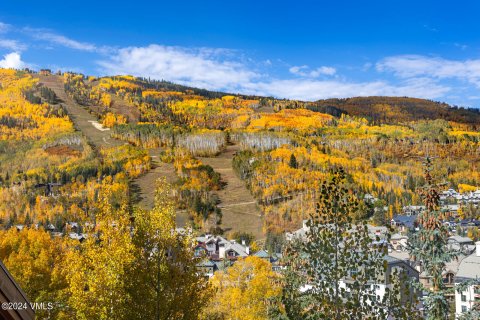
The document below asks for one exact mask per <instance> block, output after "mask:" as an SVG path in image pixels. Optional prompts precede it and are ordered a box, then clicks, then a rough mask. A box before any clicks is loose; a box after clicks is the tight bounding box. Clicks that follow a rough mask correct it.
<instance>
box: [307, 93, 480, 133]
mask: <svg viewBox="0 0 480 320" xmlns="http://www.w3.org/2000/svg"><path fill="white" fill-rule="evenodd" d="M307 108H308V109H310V110H314V111H319V112H324V113H330V114H334V115H337V116H339V115H340V114H341V113H345V114H349V115H352V116H357V117H364V118H366V119H368V120H369V121H372V122H373V123H376V124H380V123H389V124H394V123H399V122H408V121H417V120H435V119H443V120H447V121H455V122H460V123H465V124H470V125H472V126H474V127H476V126H478V124H479V122H480V111H479V109H476V108H462V107H458V106H450V105H448V104H446V103H443V102H437V101H432V100H425V99H418V98H408V97H355V98H346V99H326V100H318V101H315V102H313V103H310V104H308V105H307Z"/></svg>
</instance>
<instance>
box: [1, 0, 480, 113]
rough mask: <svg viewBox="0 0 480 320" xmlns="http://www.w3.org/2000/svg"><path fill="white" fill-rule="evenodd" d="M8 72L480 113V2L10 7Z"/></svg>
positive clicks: (5, 22) (4, 18) (4, 25)
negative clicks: (425, 104)
mask: <svg viewBox="0 0 480 320" xmlns="http://www.w3.org/2000/svg"><path fill="white" fill-rule="evenodd" d="M5 2H6V3H2V8H1V10H0V66H2V67H17V68H18V67H30V68H34V69H39V68H51V69H54V70H56V69H61V70H71V71H78V72H83V73H86V74H93V75H113V74H132V75H136V76H146V77H151V78H157V79H166V80H170V81H174V82H178V83H182V84H187V85H192V86H199V87H203V88H207V89H213V90H224V91H231V92H240V93H251V94H262V95H272V96H275V97H286V98H295V99H305V100H315V99H320V98H329V97H349V96H367V95H396V96H414V97H422V98H429V99H433V100H439V101H446V102H449V103H452V104H458V105H463V106H472V107H479V106H480V92H479V90H480V37H479V36H478V35H479V34H480V23H479V22H478V12H480V3H479V2H478V1H456V2H455V3H451V2H447V1H420V0H417V1H410V0H403V1H396V0H383V1H304V0H297V1H260V0H257V1H225V0H224V1H211V0H210V1H198V0H197V1H181V2H180V1H168V2H165V3H164V2H162V1H155V2H154V1H149V2H147V1H131V2H128V3H127V2H125V3H121V2H118V1H115V2H107V1H98V0H97V1H88V0H85V1H81V2H74V3H73V2H72V4H70V3H68V1H62V2H60V1H58V2H57V1H48V2H42V1H22V2H21V4H18V2H16V1H5Z"/></svg>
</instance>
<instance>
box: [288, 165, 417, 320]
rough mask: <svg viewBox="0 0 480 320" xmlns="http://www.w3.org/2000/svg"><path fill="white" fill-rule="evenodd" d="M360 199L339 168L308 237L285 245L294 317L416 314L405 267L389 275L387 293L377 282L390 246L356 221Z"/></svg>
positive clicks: (324, 186)
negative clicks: (405, 276) (381, 292)
mask: <svg viewBox="0 0 480 320" xmlns="http://www.w3.org/2000/svg"><path fill="white" fill-rule="evenodd" d="M358 207H359V202H358V200H357V199H356V197H355V196H354V195H353V193H352V192H351V191H350V190H348V188H347V185H346V178H345V172H344V171H343V169H339V170H337V171H336V172H334V173H333V174H332V176H331V178H330V179H329V180H327V181H324V182H323V183H322V185H321V189H320V196H319V198H318V203H317V210H316V214H314V215H311V217H310V219H309V220H308V222H307V226H308V231H307V232H306V238H305V239H295V240H294V241H291V242H290V243H289V244H288V245H287V246H286V249H285V256H286V258H285V263H286V265H287V268H286V270H285V274H284V279H285V284H284V290H283V294H282V302H283V305H284V309H285V313H286V317H287V318H288V319H295V320H296V319H335V320H340V319H342V320H343V319H387V318H389V317H393V318H395V319H415V318H417V317H418V314H417V313H416V311H415V304H416V300H415V299H414V298H413V293H412V294H411V291H410V290H409V286H408V282H407V281H405V279H404V278H403V277H402V275H401V272H399V273H398V274H397V273H392V274H391V275H390V276H389V282H390V285H389V286H387V287H386V292H385V295H384V296H383V298H382V297H380V295H377V292H376V288H375V285H373V284H374V283H378V279H380V278H382V277H384V276H385V272H386V271H387V263H386V260H385V255H386V253H387V247H386V246H385V245H381V244H380V245H379V244H378V243H381V242H380V241H379V240H380V239H379V238H378V237H377V238H376V239H372V238H370V235H369V232H368V227H367V225H366V224H365V223H357V224H352V218H351V216H352V213H354V212H355V211H356V210H358Z"/></svg>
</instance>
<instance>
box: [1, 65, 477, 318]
mask: <svg viewBox="0 0 480 320" xmlns="http://www.w3.org/2000/svg"><path fill="white" fill-rule="evenodd" d="M0 84H1V86H0V226H1V229H0V259H1V260H2V261H3V262H4V263H5V265H6V266H7V267H8V268H9V270H10V271H11V273H12V274H13V276H14V277H15V279H17V280H18V282H19V283H20V284H21V286H22V288H24V289H25V291H26V292H27V294H28V296H29V297H30V298H31V299H32V301H39V302H41V301H45V299H47V298H48V299H51V300H53V301H56V303H57V304H56V307H55V311H54V312H53V313H52V314H50V315H48V316H53V318H55V319H71V318H78V319H97V318H98V319H142V317H144V316H145V314H147V318H149V319H150V318H157V319H158V318H159V316H160V315H164V314H167V315H171V316H167V317H164V318H161V317H160V318H161V319H183V318H187V317H186V315H187V314H188V315H192V316H191V317H190V318H192V319H198V318H202V319H223V318H225V319H227V318H228V317H227V314H228V313H229V312H230V310H233V311H232V312H235V314H237V315H238V317H237V318H239V319H240V318H243V317H244V315H245V314H257V313H258V315H259V317H258V319H266V318H267V313H268V312H270V311H271V309H272V308H273V307H275V308H276V307H278V305H279V302H278V301H279V299H280V295H281V285H280V281H281V280H280V278H281V277H280V278H279V277H278V274H277V273H274V272H273V271H272V267H271V265H270V262H267V261H266V260H262V258H259V257H249V258H247V259H244V260H239V261H237V262H235V265H234V267H232V268H230V269H228V268H227V267H228V266H230V265H231V264H233V262H232V261H234V260H235V259H236V258H235V259H233V260H228V261H227V259H225V260H223V261H222V262H218V261H219V260H218V259H217V260H214V261H215V262H218V265H216V264H215V266H213V265H212V263H213V262H212V261H209V262H204V261H203V260H202V259H203V258H204V256H202V255H201V254H200V253H198V250H203V249H202V248H204V247H201V248H200V249H199V245H198V244H197V242H196V240H195V239H196V238H195V236H200V238H202V237H203V238H205V239H206V238H207V235H208V237H210V236H211V235H212V234H213V235H221V236H222V237H225V238H226V239H231V240H235V241H238V242H232V243H231V245H232V246H233V247H234V246H235V245H238V244H239V243H240V242H244V241H248V245H249V247H248V248H249V249H248V251H249V252H251V253H255V252H258V253H259V254H262V252H267V251H268V252H275V253H279V251H280V250H281V248H282V246H283V243H284V234H285V232H287V231H292V230H296V229H298V228H299V227H300V226H301V225H302V221H303V220H304V219H308V218H309V217H311V216H314V215H315V214H316V213H317V210H318V203H319V202H318V201H319V200H318V199H323V200H322V201H324V202H325V203H330V202H329V201H330V200H329V199H327V198H325V197H326V195H325V192H324V191H321V190H324V189H325V186H327V185H332V184H333V185H335V183H334V182H332V181H335V179H340V178H339V177H340V176H341V185H342V190H341V193H342V194H343V193H345V194H348V199H350V200H351V201H352V203H354V204H355V206H349V205H348V206H347V207H348V208H346V209H345V215H348V217H342V219H344V220H345V221H349V223H350V222H352V223H359V224H360V223H367V222H368V223H371V224H375V225H385V224H388V222H389V221H390V219H391V218H392V217H393V216H394V215H396V214H399V213H401V212H402V207H403V206H406V205H411V204H414V205H418V204H421V203H422V199H420V195H419V193H418V188H419V187H420V186H422V185H424V184H425V182H426V181H425V174H424V171H423V169H422V161H423V159H424V158H425V157H427V156H429V157H433V158H435V166H434V167H433V168H432V170H431V174H432V175H434V176H435V177H438V179H439V180H441V181H443V182H444V184H442V186H444V187H445V188H448V187H451V188H454V189H458V190H461V191H473V190H476V189H477V188H478V187H479V186H480V173H479V172H480V171H479V170H478V168H479V166H480V132H479V131H478V125H479V124H480V121H479V120H478V119H479V118H478V117H479V114H478V112H476V111H472V110H463V109H453V108H449V107H448V106H446V105H444V104H439V103H434V102H430V101H426V100H420V99H413V98H381V97H374V98H352V99H345V100H328V101H323V102H316V103H306V102H302V101H294V100H278V99H273V98H266V97H251V96H239V95H227V94H223V93H215V92H207V91H204V90H196V89H192V88H187V87H183V86H177V85H174V84H171V83H168V82H157V81H152V80H146V79H139V78H135V77H131V76H117V77H102V78H97V77H87V76H84V75H82V74H76V73H63V74H57V75H52V74H46V75H45V74H44V75H39V74H37V73H34V72H24V71H15V70H4V69H2V70H0ZM439 110H440V111H442V112H437V111H439ZM339 172H340V173H341V175H340V176H339ZM158 178H160V179H158ZM166 179H168V181H170V182H171V183H170V184H166V183H165V181H166ZM332 179H333V180H332ZM322 192H323V193H322ZM338 192H340V191H338ZM142 197H148V199H146V200H148V201H143V200H145V199H142ZM369 199H375V201H371V200H369ZM350 200H349V201H350ZM347 209H348V210H347ZM332 210H333V209H332ZM180 215H182V217H184V219H183V220H182V224H181V225H180V224H176V222H175V216H177V218H178V217H179V216H180ZM177 221H179V220H178V219H177ZM178 227H184V228H180V229H179V228H178ZM208 239H209V238H208ZM200 246H203V244H202V245H200ZM204 249H205V248H204ZM250 250H251V251H250ZM262 250H267V251H262ZM263 254H265V253H263ZM247 255H248V253H247ZM229 259H230V258H229ZM220 260H221V259H220ZM202 261H203V262H202ZM201 263H203V264H201ZM222 263H223V265H221V264H222ZM282 263H283V262H282ZM379 263H380V262H379ZM199 264H201V266H202V267H206V268H210V267H212V268H214V267H216V268H219V266H220V267H221V268H224V269H222V270H223V271H222V273H221V276H219V278H214V280H213V281H211V282H209V281H207V280H206V279H205V278H204V277H203V276H201V274H200V273H199V272H197V271H196V270H197V269H196V268H198V266H199ZM202 270H203V269H202ZM252 274H255V277H258V278H255V277H254V278H255V279H258V280H252V281H251V282H250V280H251V279H254V278H252ZM33 275H35V276H33ZM240 278H241V279H242V280H238V279H240ZM222 279H226V280H225V281H226V282H222ZM228 279H235V281H242V283H244V284H242V286H243V285H245V288H246V287H249V288H251V291H249V293H248V296H247V297H248V302H249V303H245V305H246V306H239V305H238V304H237V303H235V301H236V298H235V297H237V295H238V297H243V296H244V295H243V294H241V293H239V292H238V290H237V289H238V288H236V287H235V286H234V285H232V286H230V285H225V283H228V284H231V283H235V281H233V280H232V281H231V280H228ZM152 284H153V286H152ZM211 286H214V287H215V288H216V290H215V291H211ZM177 289H178V290H177ZM242 290H243V289H242ZM249 290H250V289H249ZM212 295H215V296H216V298H215V299H213V300H209V298H208V297H211V296H212ZM267 299H268V301H267ZM132 301H135V305H136V306H137V308H134V309H132V308H129V305H130V303H131V302H132ZM159 301H161V303H159ZM242 301H243V300H242ZM250 302H251V303H250ZM105 305H108V306H110V307H111V308H105ZM279 312H280V313H281V312H282V309H281V308H280V310H279ZM38 314H39V315H40V316H45V317H46V316H47V313H46V312H43V311H40V312H39V313H38ZM201 315H202V316H201ZM252 319H257V318H252Z"/></svg>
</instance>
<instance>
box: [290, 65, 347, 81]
mask: <svg viewBox="0 0 480 320" xmlns="http://www.w3.org/2000/svg"><path fill="white" fill-rule="evenodd" d="M288 70H289V71H290V73H292V74H294V75H296V76H301V77H307V78H318V77H319V76H321V75H328V76H333V75H334V74H335V73H336V72H337V70H336V69H335V68H333V67H326V66H322V67H320V68H317V69H314V70H310V68H309V67H308V66H307V65H303V66H293V67H291V68H290V69H288Z"/></svg>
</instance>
